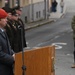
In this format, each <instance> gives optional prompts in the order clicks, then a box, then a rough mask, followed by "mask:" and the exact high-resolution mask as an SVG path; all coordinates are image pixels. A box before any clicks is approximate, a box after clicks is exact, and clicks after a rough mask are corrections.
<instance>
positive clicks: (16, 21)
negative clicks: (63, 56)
mask: <svg viewBox="0 0 75 75" xmlns="http://www.w3.org/2000/svg"><path fill="white" fill-rule="evenodd" d="M21 14H22V8H21V7H20V6H16V7H14V8H8V7H2V8H0V75H14V74H13V65H14V62H15V53H17V52H20V51H22V49H23V48H25V47H27V45H26V39H25V30H24V23H23V21H22V20H21V18H20V15H21Z"/></svg>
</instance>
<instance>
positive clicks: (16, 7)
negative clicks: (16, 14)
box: [13, 5, 22, 11]
mask: <svg viewBox="0 0 75 75" xmlns="http://www.w3.org/2000/svg"><path fill="white" fill-rule="evenodd" d="M13 9H14V10H20V11H22V7H20V6H19V5H18V6H15V7H14V8H13Z"/></svg>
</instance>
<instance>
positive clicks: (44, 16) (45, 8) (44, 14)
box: [44, 0, 46, 19]
mask: <svg viewBox="0 0 75 75" xmlns="http://www.w3.org/2000/svg"><path fill="white" fill-rule="evenodd" d="M44 18H45V19H46V0H44Z"/></svg>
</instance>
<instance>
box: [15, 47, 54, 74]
mask: <svg viewBox="0 0 75 75" xmlns="http://www.w3.org/2000/svg"><path fill="white" fill-rule="evenodd" d="M54 59H55V47H54V46H46V47H39V48H34V49H31V50H25V51H24V64H25V66H26V71H25V75H55V70H54ZM22 63H23V62H22V52H19V53H17V54H16V55H15V69H14V74H15V75H22Z"/></svg>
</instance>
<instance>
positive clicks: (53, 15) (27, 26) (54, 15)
mask: <svg viewBox="0 0 75 75" xmlns="http://www.w3.org/2000/svg"><path fill="white" fill-rule="evenodd" d="M62 16H63V14H61V13H57V12H56V13H50V17H49V19H46V20H40V21H36V22H32V23H27V24H25V30H28V29H31V28H35V27H38V26H41V25H45V24H47V23H51V22H54V21H55V19H58V18H61V17H62Z"/></svg>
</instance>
